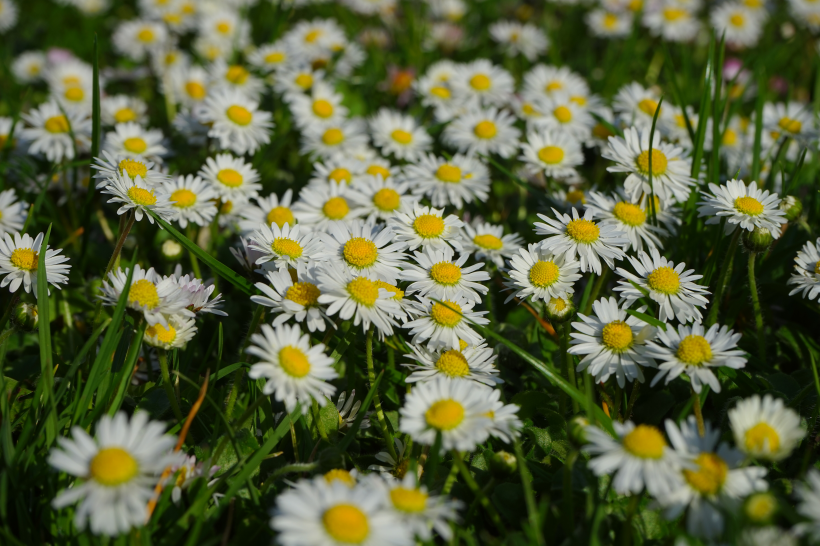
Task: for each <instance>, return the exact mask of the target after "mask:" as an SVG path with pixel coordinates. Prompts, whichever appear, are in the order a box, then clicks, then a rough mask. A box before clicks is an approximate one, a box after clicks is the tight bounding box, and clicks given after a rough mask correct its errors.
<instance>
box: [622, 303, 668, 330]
mask: <svg viewBox="0 0 820 546" xmlns="http://www.w3.org/2000/svg"><path fill="white" fill-rule="evenodd" d="M625 311H626V313H627V314H628V315H632V316H633V317H635V318H639V319H641V320H642V321H644V322H645V323H647V324H649V325H650V326H654V327H656V328H660V329H661V330H663V331H664V332H665V331H666V323H664V322H661V321H659V320H658V319H656V318H655V317H653V316H652V315H647V314H646V313H641V312H640V311H635V310H634V309H625Z"/></svg>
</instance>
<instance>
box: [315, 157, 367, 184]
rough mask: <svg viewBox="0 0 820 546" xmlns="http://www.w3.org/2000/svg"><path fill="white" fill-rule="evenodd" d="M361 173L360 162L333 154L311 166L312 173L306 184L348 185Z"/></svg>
mask: <svg viewBox="0 0 820 546" xmlns="http://www.w3.org/2000/svg"><path fill="white" fill-rule="evenodd" d="M361 173H362V165H361V162H360V161H358V160H356V159H355V158H353V157H349V156H345V155H342V154H334V155H332V156H331V157H328V158H326V159H325V160H324V161H317V162H316V163H314V164H313V172H312V173H311V178H310V181H309V182H308V184H310V185H311V186H324V185H326V184H330V185H331V186H333V185H339V184H350V183H351V182H352V181H353V178H354V176H358V175H361Z"/></svg>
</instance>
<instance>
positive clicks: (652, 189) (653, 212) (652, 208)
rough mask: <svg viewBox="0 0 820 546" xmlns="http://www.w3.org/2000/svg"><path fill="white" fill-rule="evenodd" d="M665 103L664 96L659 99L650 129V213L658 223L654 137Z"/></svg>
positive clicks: (653, 222) (653, 220)
mask: <svg viewBox="0 0 820 546" xmlns="http://www.w3.org/2000/svg"><path fill="white" fill-rule="evenodd" d="M662 104H663V97H661V100H659V101H658V106H657V108H655V114H654V115H653V116H652V128H651V129H649V165H648V170H649V207H647V208H648V209H649V214H650V215H651V216H652V224H653V225H655V226H657V225H658V210H657V207H655V185H654V184H652V139H654V138H655V127H656V125H657V124H658V114H660V112H661V105H662Z"/></svg>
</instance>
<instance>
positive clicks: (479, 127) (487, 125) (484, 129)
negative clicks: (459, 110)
mask: <svg viewBox="0 0 820 546" xmlns="http://www.w3.org/2000/svg"><path fill="white" fill-rule="evenodd" d="M473 133H475V136H477V137H478V138H483V139H485V140H487V139H491V138H493V137H494V136H495V135H496V133H498V128H497V127H496V126H495V123H493V122H492V121H490V120H488V119H485V120H484V121H480V122H478V123H477V124H476V126H475V127H474V128H473Z"/></svg>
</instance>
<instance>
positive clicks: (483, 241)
mask: <svg viewBox="0 0 820 546" xmlns="http://www.w3.org/2000/svg"><path fill="white" fill-rule="evenodd" d="M473 243H474V244H475V245H476V246H479V247H481V248H486V249H487V250H501V248H503V247H504V243H503V242H502V241H501V239H499V238H498V237H496V236H495V235H490V234H489V233H485V234H484V235H476V236H475V237H473Z"/></svg>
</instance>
